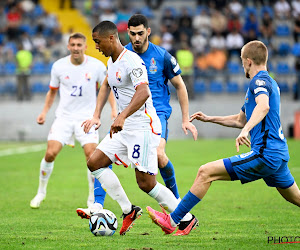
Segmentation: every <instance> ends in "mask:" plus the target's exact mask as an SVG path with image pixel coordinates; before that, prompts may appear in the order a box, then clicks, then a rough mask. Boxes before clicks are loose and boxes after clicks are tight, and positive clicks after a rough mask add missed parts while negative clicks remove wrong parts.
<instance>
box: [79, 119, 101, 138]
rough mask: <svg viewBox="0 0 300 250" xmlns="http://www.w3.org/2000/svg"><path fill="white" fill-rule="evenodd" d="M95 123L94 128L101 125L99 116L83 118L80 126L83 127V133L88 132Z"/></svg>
mask: <svg viewBox="0 0 300 250" xmlns="http://www.w3.org/2000/svg"><path fill="white" fill-rule="evenodd" d="M94 125H95V130H97V129H98V128H99V127H100V126H101V122H100V119H99V118H95V117H93V118H92V119H88V120H85V121H84V122H83V123H82V124H81V127H83V131H84V133H86V134H87V133H88V132H89V131H90V129H91V128H92V127H93V126H94Z"/></svg>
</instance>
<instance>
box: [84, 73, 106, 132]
mask: <svg viewBox="0 0 300 250" xmlns="http://www.w3.org/2000/svg"><path fill="white" fill-rule="evenodd" d="M109 93H110V87H109V85H108V81H107V77H105V79H104V81H103V83H102V85H101V88H100V91H99V93H98V96H97V103H96V109H95V112H94V115H93V118H92V119H88V120H86V121H84V122H83V123H82V125H81V127H83V130H84V132H85V133H88V132H89V131H90V129H91V128H92V126H94V125H95V130H97V129H98V128H99V127H100V126H101V122H100V116H101V112H102V110H103V107H104V105H105V103H106V102H107V99H108V96H109Z"/></svg>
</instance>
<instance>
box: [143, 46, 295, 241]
mask: <svg viewBox="0 0 300 250" xmlns="http://www.w3.org/2000/svg"><path fill="white" fill-rule="evenodd" d="M241 59H242V64H243V68H244V72H245V75H246V77H247V78H250V79H251V81H250V84H249V88H248V90H247V93H246V96H245V104H244V105H243V107H242V109H241V111H240V113H239V114H236V115H231V116H207V115H205V114H203V113H202V112H198V113H195V114H193V115H192V116H191V121H192V120H194V119H197V120H200V121H203V122H212V123H216V124H220V125H223V126H227V127H233V128H241V129H242V131H241V133H240V134H239V136H238V137H237V138H236V148H237V152H239V146H240V145H244V144H245V145H246V146H248V147H250V146H251V151H250V152H248V153H245V154H241V155H236V156H233V157H230V158H226V159H222V160H217V161H214V162H209V163H207V164H205V165H203V166H201V167H200V168H199V170H198V174H197V177H196V180H195V182H194V184H193V186H192V187H191V189H190V191H189V192H188V193H187V194H186V195H185V196H184V197H183V199H182V201H181V202H180V203H179V205H178V206H177V208H176V209H175V211H174V212H172V213H171V214H166V213H160V212H158V211H155V210H154V209H152V208H151V207H147V211H148V213H149V215H150V217H151V219H152V220H153V222H154V223H156V224H157V225H158V226H160V227H161V228H162V229H163V231H164V232H165V233H166V234H170V233H172V232H173V231H174V230H175V228H176V226H177V224H178V223H179V221H180V219H181V218H182V217H183V216H185V214H186V213H188V212H189V211H190V210H191V209H192V208H193V207H194V206H195V205H196V204H197V203H198V202H200V201H201V199H203V197H204V196H205V194H206V192H207V191H208V189H209V187H210V185H211V183H212V182H213V181H217V180H226V181H230V180H231V181H234V180H240V181H241V183H242V184H244V183H248V182H251V181H255V180H258V179H263V180H264V181H265V183H266V184H267V185H268V186H269V187H276V188H277V190H278V192H279V193H280V194H281V195H282V196H283V198H285V199H286V200H287V201H289V202H291V203H293V204H295V205H296V206H299V207H300V191H299V188H298V186H297V184H296V182H295V180H294V178H293V176H292V175H291V172H290V170H289V168H288V161H289V158H290V157H289V152H288V146H287V143H286V139H285V137H284V135H283V133H282V127H281V122H280V116H279V114H280V92H279V87H278V85H277V83H276V82H275V80H273V78H271V77H270V75H269V73H268V72H267V59H268V50H267V47H266V46H265V45H264V44H263V43H262V42H260V41H252V42H249V43H247V44H246V45H244V46H243V48H242V51H241ZM249 133H250V136H251V142H250V140H249V139H248V135H249ZM188 233H189V232H182V235H186V234H188Z"/></svg>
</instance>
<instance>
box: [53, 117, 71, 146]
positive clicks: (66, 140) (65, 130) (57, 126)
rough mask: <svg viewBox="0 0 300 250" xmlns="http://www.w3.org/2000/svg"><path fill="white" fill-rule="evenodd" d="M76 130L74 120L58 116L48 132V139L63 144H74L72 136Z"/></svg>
mask: <svg viewBox="0 0 300 250" xmlns="http://www.w3.org/2000/svg"><path fill="white" fill-rule="evenodd" d="M73 132H74V126H73V121H70V120H68V119H63V118H56V119H55V120H54V122H53V124H52V126H51V129H50V131H49V134H48V141H52V140H54V141H59V142H60V143H61V144H62V145H63V146H64V145H72V146H74V139H73V137H72V135H73Z"/></svg>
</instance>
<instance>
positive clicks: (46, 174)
mask: <svg viewBox="0 0 300 250" xmlns="http://www.w3.org/2000/svg"><path fill="white" fill-rule="evenodd" d="M53 167H54V161H53V162H46V161H45V158H43V159H42V161H41V165H40V182H39V189H38V193H42V194H46V192H47V184H48V181H49V178H50V176H51V173H52V170H53Z"/></svg>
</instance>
